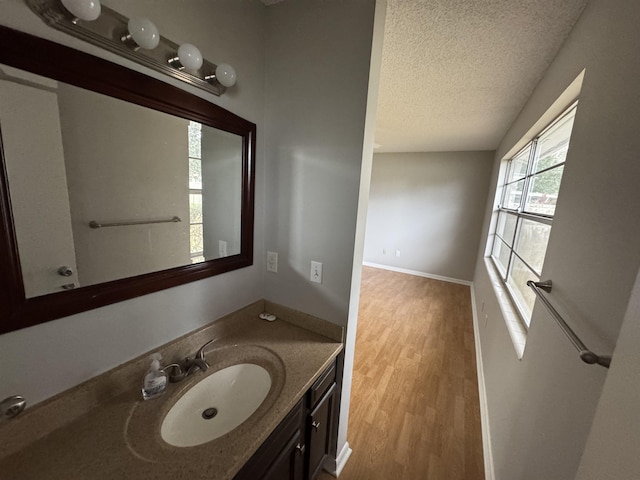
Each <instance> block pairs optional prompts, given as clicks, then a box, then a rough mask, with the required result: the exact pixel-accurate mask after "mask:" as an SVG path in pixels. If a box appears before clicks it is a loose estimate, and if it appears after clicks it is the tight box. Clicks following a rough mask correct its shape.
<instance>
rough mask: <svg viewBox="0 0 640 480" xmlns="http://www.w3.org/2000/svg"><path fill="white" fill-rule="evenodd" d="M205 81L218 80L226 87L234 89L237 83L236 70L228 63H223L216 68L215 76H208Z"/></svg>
mask: <svg viewBox="0 0 640 480" xmlns="http://www.w3.org/2000/svg"><path fill="white" fill-rule="evenodd" d="M204 79H205V80H207V81H210V80H217V81H218V83H221V84H222V85H224V86H225V87H233V86H234V85H235V83H236V69H235V68H233V67H232V66H231V65H229V64H228V63H221V64H219V65H218V66H217V67H216V73H215V74H213V75H207V76H205V77H204Z"/></svg>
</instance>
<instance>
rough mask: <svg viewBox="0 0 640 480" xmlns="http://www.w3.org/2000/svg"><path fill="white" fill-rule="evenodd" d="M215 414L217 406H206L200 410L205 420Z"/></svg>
mask: <svg viewBox="0 0 640 480" xmlns="http://www.w3.org/2000/svg"><path fill="white" fill-rule="evenodd" d="M217 414H218V409H217V408H214V407H211V408H207V409H206V410H205V411H204V412H202V418H204V419H205V420H211V419H212V418H213V417H215V416H216V415H217Z"/></svg>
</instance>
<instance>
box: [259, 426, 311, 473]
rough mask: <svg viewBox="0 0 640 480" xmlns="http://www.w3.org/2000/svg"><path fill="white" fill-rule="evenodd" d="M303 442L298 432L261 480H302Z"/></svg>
mask: <svg viewBox="0 0 640 480" xmlns="http://www.w3.org/2000/svg"><path fill="white" fill-rule="evenodd" d="M304 450H305V447H304V441H303V438H302V434H301V433H300V430H298V431H297V432H296V433H295V435H294V436H293V437H291V439H290V440H289V441H288V442H287V445H286V446H285V447H284V448H283V449H282V451H281V452H280V453H279V454H278V456H277V457H276V458H275V460H274V461H273V463H272V464H271V466H270V467H269V470H267V473H265V475H264V477H262V478H263V480H303V476H304Z"/></svg>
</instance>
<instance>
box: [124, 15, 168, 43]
mask: <svg viewBox="0 0 640 480" xmlns="http://www.w3.org/2000/svg"><path fill="white" fill-rule="evenodd" d="M127 28H128V29H129V34H130V35H131V38H133V41H134V42H136V44H137V45H138V46H139V47H140V48H144V49H145V50H153V49H154V48H156V47H157V46H158V44H159V43H160V32H158V27H156V26H155V25H154V24H153V22H152V21H151V20H149V19H148V18H145V17H134V18H131V19H130V20H129V23H128V24H127Z"/></svg>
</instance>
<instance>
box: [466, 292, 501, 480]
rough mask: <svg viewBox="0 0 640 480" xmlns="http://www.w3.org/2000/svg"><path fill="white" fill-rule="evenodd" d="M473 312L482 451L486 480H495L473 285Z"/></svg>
mask: <svg viewBox="0 0 640 480" xmlns="http://www.w3.org/2000/svg"><path fill="white" fill-rule="evenodd" d="M471 311H472V313H473V336H474V339H475V347H476V369H477V371H478V372H477V373H478V396H479V398H480V422H481V424H482V451H483V454H484V476H485V480H495V470H494V467H493V452H492V450H491V431H490V427H489V411H488V408H487V390H486V387H485V384H484V366H483V364H482V349H481V347H480V324H479V323H478V312H477V310H476V293H475V290H474V288H473V284H472V285H471Z"/></svg>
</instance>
